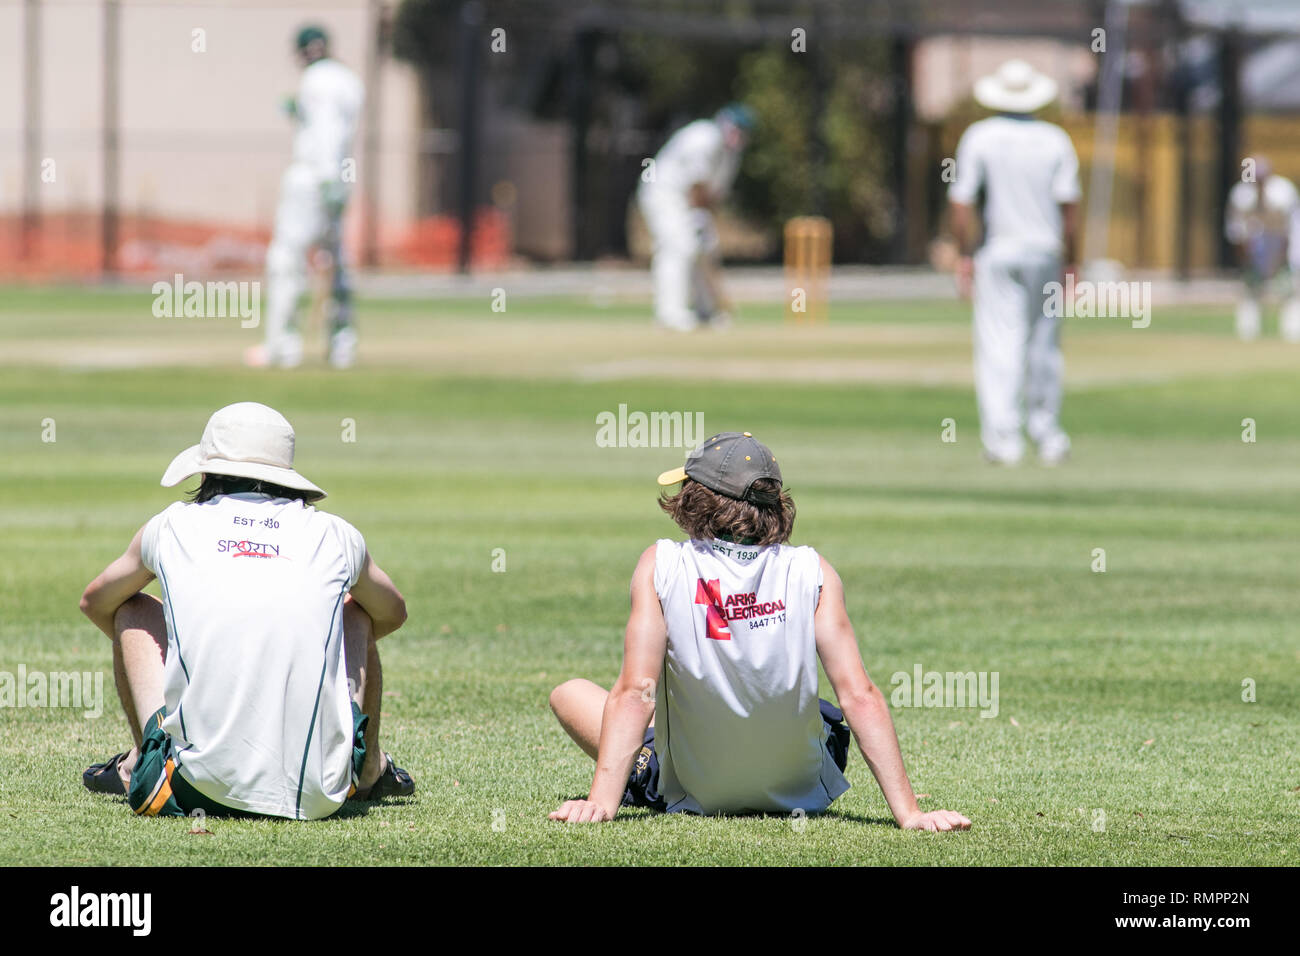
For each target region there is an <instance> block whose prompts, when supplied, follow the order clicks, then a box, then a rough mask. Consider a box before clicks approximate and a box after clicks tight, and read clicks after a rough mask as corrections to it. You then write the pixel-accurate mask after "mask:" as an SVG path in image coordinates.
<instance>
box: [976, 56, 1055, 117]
mask: <svg viewBox="0 0 1300 956" xmlns="http://www.w3.org/2000/svg"><path fill="white" fill-rule="evenodd" d="M1054 99H1056V81H1055V80H1054V79H1052V78H1051V77H1050V76H1047V75H1046V74H1044V73H1039V72H1038V71H1037V70H1035V69H1034V68H1033V67H1032V66H1030V65H1029V64H1028V63H1026V62H1025V61H1024V60H1007V62H1006V63H1003V64H1002V65H1001V66H1000V67H998V69H997V72H996V73H994V74H993V75H992V76H985V77H982V78H981V79H979V80H977V81H976V82H975V102H977V103H979V104H980V106H984V107H987V108H988V109H991V110H997V111H998V112H999V113H1033V112H1034V111H1035V110H1040V109H1042V108H1043V107H1044V106H1046V105H1047V104H1048V103H1050V102H1052V100H1054Z"/></svg>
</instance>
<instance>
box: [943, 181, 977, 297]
mask: <svg viewBox="0 0 1300 956" xmlns="http://www.w3.org/2000/svg"><path fill="white" fill-rule="evenodd" d="M948 208H949V210H950V212H951V221H952V234H953V238H954V239H956V240H957V265H956V268H955V272H956V276H955V277H956V280H957V292H958V294H959V295H960V296H961V297H962V298H963V299H965V298H969V297H970V293H971V280H972V275H973V273H974V266H973V265H972V264H971V253H972V251H974V249H975V210H974V208H972V207H971V206H968V205H967V204H966V203H960V202H949V203H948Z"/></svg>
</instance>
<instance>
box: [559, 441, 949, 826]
mask: <svg viewBox="0 0 1300 956" xmlns="http://www.w3.org/2000/svg"><path fill="white" fill-rule="evenodd" d="M678 482H681V488H680V490H679V491H678V492H677V493H676V494H674V495H671V496H667V495H665V496H664V497H662V498H661V499H660V507H662V508H663V510H664V511H666V512H667V513H668V514H669V515H671V516H672V518H673V520H674V521H676V522H677V524H678V525H679V526H680V527H681V529H682V530H683V531H685V532H686V534H687V536H688V538H689V540H687V541H671V540H666V539H665V540H662V541H659V542H658V543H656V544H654V545H651V546H650V547H649V548H647V549H646V550H645V552H644V553H643V554H642V555H641V560H640V561H639V562H638V563H637V566H636V571H635V572H634V573H633V575H632V613H631V615H630V617H629V618H628V623H627V632H626V636H625V638H624V644H623V668H622V671H621V672H620V673H619V676H618V680H617V681H616V682H615V684H614V689H613V690H612V691H611V692H609V693H606V692H605V690H604V689H603V688H601V687H599V686H597V685H596V684H593V683H592V682H591V681H587V680H571V681H568V682H566V683H564V684H561V685H560V686H559V687H557V688H555V690H554V691H553V692H552V693H551V708H552V709H553V710H554V711H555V715H556V717H558V718H559V721H560V724H561V725H562V726H563V727H564V729H565V730H566V731H567V732H568V733H569V736H571V737H572V738H573V739H574V740H575V741H576V742H577V743H578V746H580V747H581V748H582V749H583V750H584V751H585V752H586V753H587V754H588V756H590V757H593V758H594V759H595V760H596V774H595V777H594V779H593V780H592V784H591V792H590V794H589V796H588V797H587V799H585V800H570V801H568V802H567V803H565V804H564V805H563V806H561V807H560V808H559V809H558V810H556V811H555V812H554V813H552V814H551V818H552V819H554V820H564V821H567V822H569V823H588V822H591V823H597V822H601V821H606V820H612V819H613V818H614V815H615V814H616V813H617V812H618V808H619V807H620V806H634V807H648V808H650V809H653V810H657V811H663V812H669V813H672V812H687V813H698V814H727V813H745V812H762V813H783V814H793V813H805V814H813V813H820V812H822V811H823V810H825V809H827V808H828V807H829V806H830V805H831V802H832V801H833V800H834V799H835V798H836V797H838V796H840V794H842V793H844V792H845V791H846V790H848V789H849V783H848V781H847V780H845V779H844V772H843V771H844V768H845V766H846V764H847V762H848V757H849V743H850V735H849V729H850V728H852V731H853V734H855V735H857V738H858V746H859V747H860V748H861V750H862V756H863V757H865V758H866V761H867V765H868V766H869V767H870V768H871V772H872V773H873V774H874V775H875V777H876V781H877V782H878V783H879V784H880V789H881V790H882V791H883V793H884V795H885V800H886V802H887V803H888V804H889V809H890V810H891V811H892V812H893V814H894V819H895V820H896V821H897V822H898V825H899V826H900V827H903V828H905V829H912V830H953V829H959V830H964V829H967V828H968V827H969V826H970V821H969V820H968V819H966V818H965V817H964V816H962V815H961V814H959V813H953V812H951V811H948V810H933V811H930V812H929V813H923V812H922V811H921V810H920V809H919V808H918V807H917V805H916V797H915V795H914V794H913V793H912V785H911V783H909V782H908V779H907V772H906V770H904V768H903V758H902V755H901V754H900V753H899V749H898V737H897V736H896V735H895V733H894V724H893V721H892V720H891V718H890V716H889V705H888V704H887V703H886V702H885V697H884V695H883V694H882V693H881V692H880V690H879V689H878V688H877V687H876V686H875V684H873V683H872V682H871V678H869V677H868V676H867V672H866V670H865V668H863V666H862V657H861V655H860V654H859V652H858V642H857V638H855V637H854V635H853V625H852V624H851V623H850V622H849V615H848V611H847V610H846V609H845V606H844V591H843V587H842V585H841V584H840V579H839V576H838V575H837V574H836V573H835V570H834V569H833V568H832V567H831V566H830V564H828V563H827V561H826V559H825V558H823V557H821V556H820V555H819V554H818V553H817V552H816V551H814V550H813V549H812V548H809V547H801V548H795V547H791V546H790V545H789V544H787V543H786V542H787V541H788V540H789V538H790V532H791V531H792V530H793V527H794V513H795V509H794V502H793V501H792V500H791V498H790V495H789V494H788V493H787V492H785V491H784V490H783V489H782V487H781V469H780V468H779V467H778V466H777V463H776V458H775V457H774V456H773V455H772V452H771V451H770V450H769V449H768V448H767V446H765V445H763V444H761V443H760V442H758V441H757V440H756V439H755V438H753V437H752V436H751V435H749V434H748V433H745V434H740V433H737V432H724V433H723V434H720V435H714V436H713V437H712V438H710V439H708V441H706V442H704V444H703V445H701V446H700V447H699V448H696V449H695V450H694V451H693V452H691V454H690V457H688V458H687V460H686V466H685V467H684V468H676V469H673V470H672V471H669V472H665V473H664V474H662V475H660V476H659V483H660V484H661V485H672V484H676V483H678ZM819 659H820V660H821V663H822V667H823V668H825V670H826V676H827V677H828V678H829V679H830V682H831V686H832V687H833V688H834V689H835V695H836V697H837V698H838V699H839V702H840V707H842V708H844V709H843V712H841V711H840V710H839V709H838V708H836V707H835V706H833V705H832V704H831V703H830V702H829V701H825V700H820V699H819V698H818V696H817V684H818V673H817V662H818V660H819ZM845 719H847V720H848V727H845V726H844V721H845Z"/></svg>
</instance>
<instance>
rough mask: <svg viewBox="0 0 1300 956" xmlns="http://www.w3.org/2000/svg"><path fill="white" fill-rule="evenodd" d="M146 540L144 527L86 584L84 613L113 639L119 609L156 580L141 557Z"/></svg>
mask: <svg viewBox="0 0 1300 956" xmlns="http://www.w3.org/2000/svg"><path fill="white" fill-rule="evenodd" d="M143 537H144V528H141V529H140V530H139V531H137V532H136V533H135V537H134V538H132V539H131V543H130V544H129V545H128V546H127V549H126V551H125V552H124V553H123V554H122V556H121V557H120V558H118V559H117V560H116V561H114V562H113V563H112V564H110V565H109V566H108V567H106V568H105V569H104V570H103V571H102V572H100V574H99V577H97V578H95V580H93V581H91V582H90V583H89V584H88V585H86V590H85V592H84V593H83V594H82V595H81V613H82V614H84V615H86V617H88V618H90V620H91V621H92V622H93V623H94V625H95V627H97V628H99V629H100V630H101V631H103V632H104V633H105V634H107V635H108V637H109V639H110V640H111V639H112V638H113V618H114V616H115V615H116V614H117V609H118V608H120V607H121V606H122V605H123V604H125V603H126V602H127V600H128V599H130V598H132V597H134V596H135V595H137V594H139V593H140V590H141V589H142V588H143V587H144V586H145V585H147V584H148V583H149V582H150V581H152V580H153V577H154V575H153V572H152V571H150V570H149V569H148V568H146V567H145V566H144V560H143V559H142V558H141V556H140V539H141V538H143Z"/></svg>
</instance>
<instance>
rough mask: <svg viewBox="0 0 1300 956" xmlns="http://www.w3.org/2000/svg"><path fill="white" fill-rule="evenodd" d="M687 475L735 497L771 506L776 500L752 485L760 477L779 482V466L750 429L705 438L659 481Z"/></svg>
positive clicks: (667, 482) (669, 482) (668, 481)
mask: <svg viewBox="0 0 1300 956" xmlns="http://www.w3.org/2000/svg"><path fill="white" fill-rule="evenodd" d="M687 478H690V479H691V480H693V481H698V482H699V483H700V484H702V485H703V486H704V487H706V488H708V489H710V490H711V491H716V492H717V493H718V494H720V495H726V496H727V497H728V498H735V499H736V500H737V501H747V502H749V503H750V504H755V505H765V506H771V505H774V504H776V503H777V501H778V500H779V499H778V497H777V496H776V495H773V494H771V493H764V492H762V491H759V490H757V489H755V488H754V482H755V481H757V480H758V479H760V478H771V479H773V480H774V481H776V482H777V484H780V483H781V469H780V467H779V466H778V465H777V463H776V456H775V455H773V454H772V449H770V448H768V447H767V446H766V445H764V444H763V443H762V442H761V441H759V440H758V439H757V438H755V437H754V436H753V435H751V434H750V433H749V432H720V433H718V434H717V435H714V436H713V437H712V438H709V439H707V440H706V441H704V442H702V443H701V444H700V446H699V447H698V448H696V449H695V450H694V451H692V452H691V453H690V454H689V455H687V456H686V464H685V465H683V466H682V467H681V468H674V469H672V470H671V471H665V472H664V473H663V474H662V475H660V476H659V484H661V485H674V484H676V483H677V482H679V481H685V480H686V479H687Z"/></svg>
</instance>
